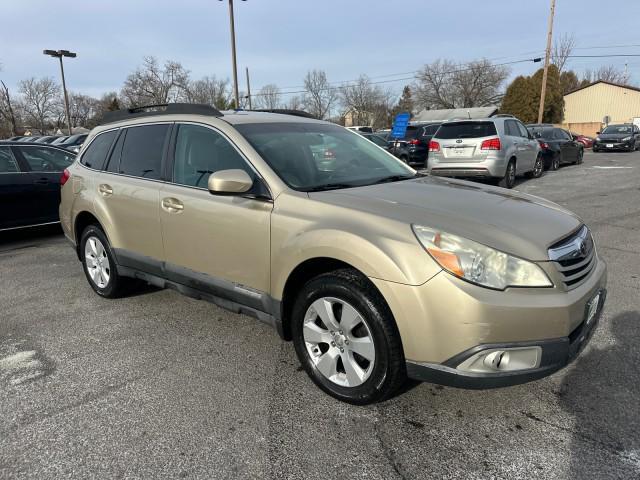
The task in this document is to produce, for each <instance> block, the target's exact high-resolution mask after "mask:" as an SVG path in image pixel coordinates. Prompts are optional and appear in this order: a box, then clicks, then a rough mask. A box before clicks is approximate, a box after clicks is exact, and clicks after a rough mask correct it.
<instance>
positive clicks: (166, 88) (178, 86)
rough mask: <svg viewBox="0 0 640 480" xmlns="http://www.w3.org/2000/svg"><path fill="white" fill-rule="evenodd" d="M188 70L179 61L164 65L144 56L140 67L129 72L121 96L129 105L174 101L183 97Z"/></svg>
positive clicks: (186, 85) (153, 58) (187, 79)
mask: <svg viewBox="0 0 640 480" xmlns="http://www.w3.org/2000/svg"><path fill="white" fill-rule="evenodd" d="M188 85H189V72H188V71H187V70H186V69H185V68H184V67H183V66H182V64H180V63H179V62H176V61H173V60H167V61H166V62H165V63H164V65H160V64H159V63H158V59H157V58H155V57H145V58H144V62H143V65H142V67H140V68H138V69H137V70H135V71H134V72H133V73H131V74H130V75H129V76H128V77H127V79H126V80H125V82H124V86H123V87H122V92H121V94H122V98H123V100H124V101H125V103H126V104H128V105H129V106H140V105H153V104H162V103H169V102H175V101H177V100H180V99H181V98H183V97H184V94H185V91H186V90H187V87H188Z"/></svg>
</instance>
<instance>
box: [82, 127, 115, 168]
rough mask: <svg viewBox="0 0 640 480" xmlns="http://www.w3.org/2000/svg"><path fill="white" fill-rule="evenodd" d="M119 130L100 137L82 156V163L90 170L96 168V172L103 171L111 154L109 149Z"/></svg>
mask: <svg viewBox="0 0 640 480" xmlns="http://www.w3.org/2000/svg"><path fill="white" fill-rule="evenodd" d="M117 134H118V130H112V131H110V132H105V133H102V134H100V135H98V136H97V137H96V138H95V139H94V140H93V142H91V145H89V147H88V148H87V150H86V151H85V152H84V153H83V154H82V158H81V159H80V163H81V164H82V165H86V166H87V167H89V168H95V169H96V170H102V169H103V168H104V163H105V161H106V159H107V155H108V154H109V149H110V148H111V144H112V143H113V140H114V139H115V138H116V135H117Z"/></svg>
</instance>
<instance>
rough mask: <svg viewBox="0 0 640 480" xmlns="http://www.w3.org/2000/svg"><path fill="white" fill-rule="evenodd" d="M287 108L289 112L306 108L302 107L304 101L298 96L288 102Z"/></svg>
mask: <svg viewBox="0 0 640 480" xmlns="http://www.w3.org/2000/svg"><path fill="white" fill-rule="evenodd" d="M287 108H288V109H289V110H301V109H302V108H304V107H303V106H302V99H301V98H300V97H299V96H298V95H294V96H293V97H291V98H290V99H289V101H288V102H287Z"/></svg>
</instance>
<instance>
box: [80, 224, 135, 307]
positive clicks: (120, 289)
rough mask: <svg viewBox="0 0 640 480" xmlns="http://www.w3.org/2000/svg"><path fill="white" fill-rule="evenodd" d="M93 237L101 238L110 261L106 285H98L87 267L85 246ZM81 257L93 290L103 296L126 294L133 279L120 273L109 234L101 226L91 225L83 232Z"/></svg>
mask: <svg viewBox="0 0 640 480" xmlns="http://www.w3.org/2000/svg"><path fill="white" fill-rule="evenodd" d="M92 238H97V239H98V240H100V243H101V244H102V246H103V247H104V253H105V254H106V257H107V259H108V261H109V279H108V281H107V283H106V285H104V286H102V287H100V286H98V285H97V284H96V283H95V281H94V280H93V279H92V278H91V274H90V273H89V268H88V267H87V259H86V256H85V248H86V245H87V242H88V241H89V240H90V239H92ZM80 258H81V259H82V269H83V270H84V274H85V276H86V277H87V281H88V282H89V285H90V286H91V288H93V291H94V292H96V293H97V294H98V295H100V296H101V297H104V298H118V297H121V296H122V295H124V294H125V293H126V292H127V291H128V290H129V289H130V288H131V286H132V283H133V280H132V279H130V278H126V277H122V276H120V275H119V274H118V267H117V265H116V262H115V258H114V255H113V252H112V251H111V246H110V245H109V241H108V240H107V236H106V235H105V234H104V232H103V231H102V229H101V228H100V227H99V226H97V225H89V226H88V227H87V228H85V229H84V231H83V232H82V236H81V237H80Z"/></svg>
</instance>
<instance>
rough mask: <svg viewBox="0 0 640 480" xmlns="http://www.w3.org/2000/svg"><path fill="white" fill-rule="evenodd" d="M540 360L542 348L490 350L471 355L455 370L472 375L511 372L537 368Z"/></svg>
mask: <svg viewBox="0 0 640 480" xmlns="http://www.w3.org/2000/svg"><path fill="white" fill-rule="evenodd" d="M541 358H542V348H541V347H538V346H532V347H513V348H502V349H499V348H491V349H487V350H483V351H481V352H478V353H476V354H475V355H472V356H471V357H469V358H467V359H466V360H465V361H464V362H462V363H461V364H460V365H458V366H457V367H456V368H457V369H458V370H463V371H465V372H473V373H498V372H513V371H514V370H528V369H530V368H537V367H539V366H540V360H541Z"/></svg>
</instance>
